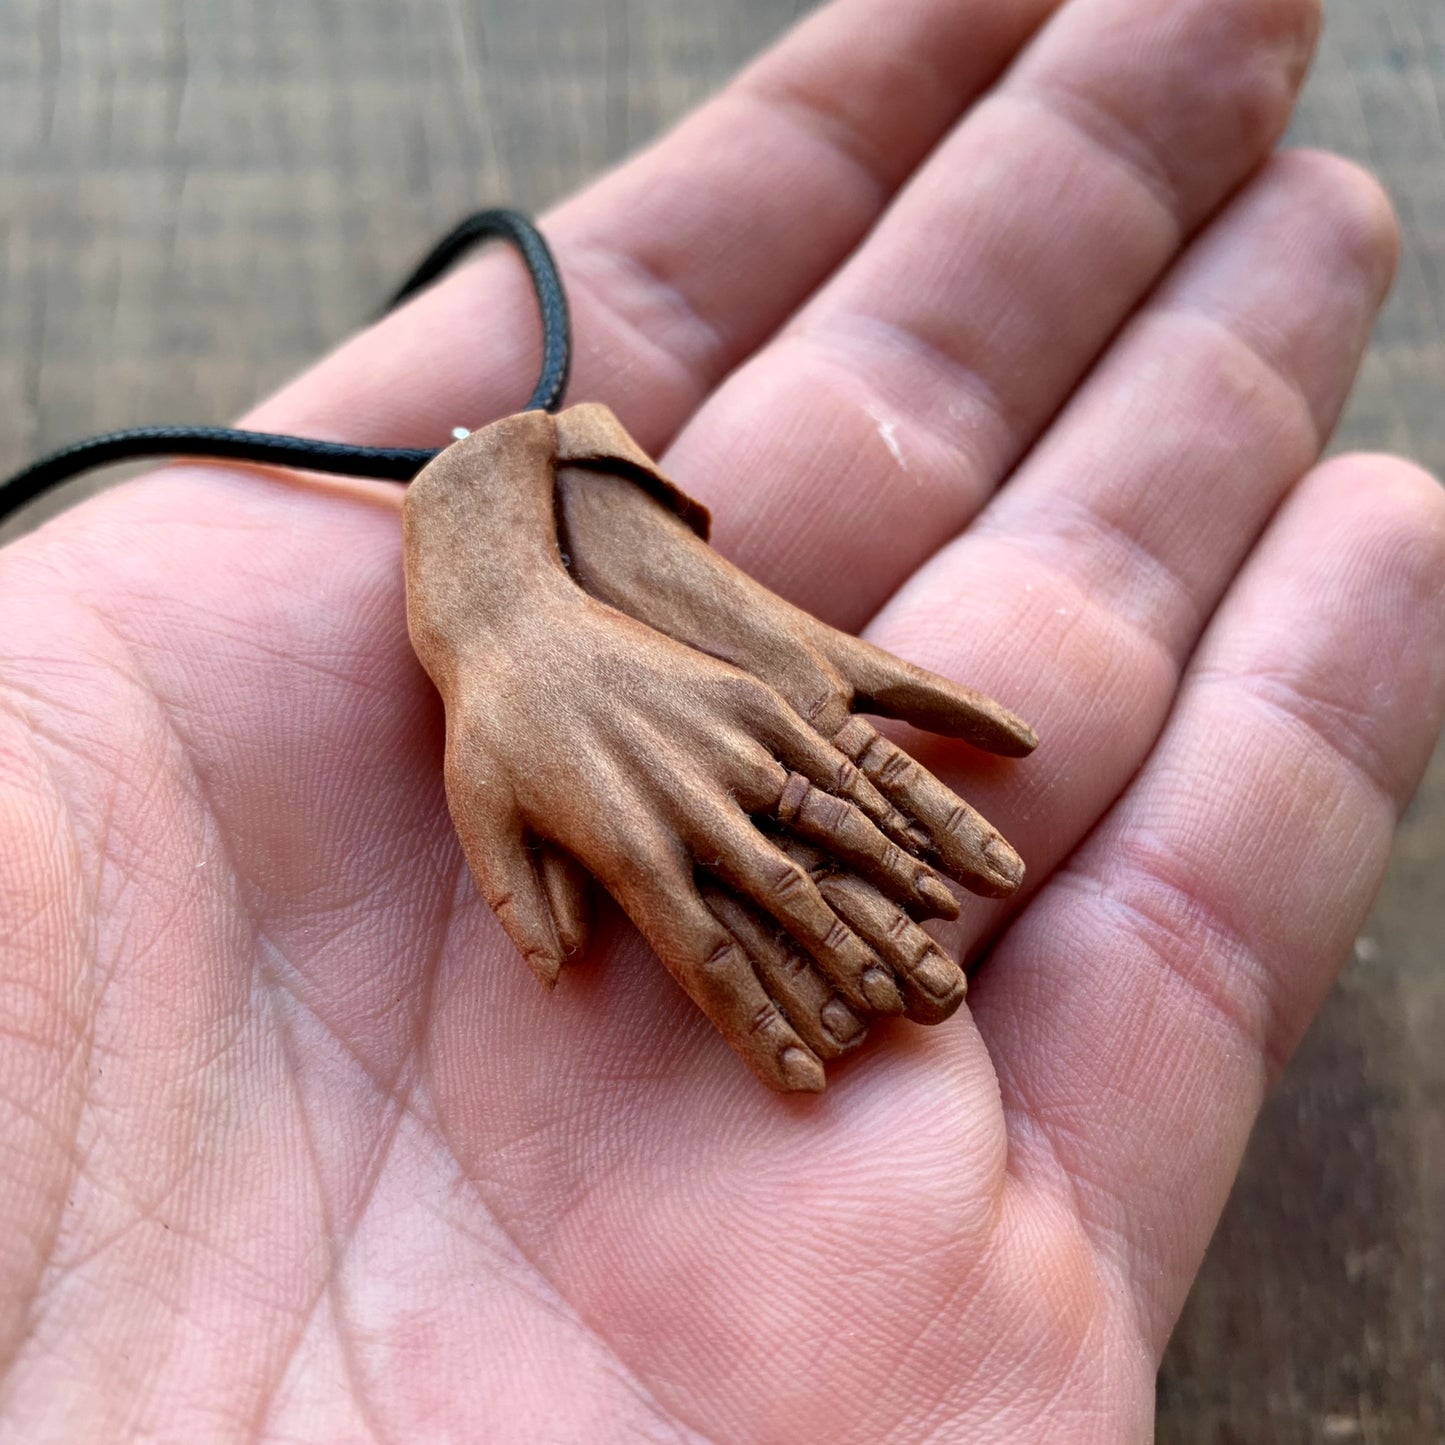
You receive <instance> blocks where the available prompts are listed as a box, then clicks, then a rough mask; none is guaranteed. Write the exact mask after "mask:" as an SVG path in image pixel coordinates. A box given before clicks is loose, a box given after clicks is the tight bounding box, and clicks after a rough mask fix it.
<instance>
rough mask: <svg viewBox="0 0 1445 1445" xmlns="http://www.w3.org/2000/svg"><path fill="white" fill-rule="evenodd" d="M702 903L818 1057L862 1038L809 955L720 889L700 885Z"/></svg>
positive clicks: (850, 1012) (832, 1056) (858, 1026)
mask: <svg viewBox="0 0 1445 1445" xmlns="http://www.w3.org/2000/svg"><path fill="white" fill-rule="evenodd" d="M702 896H703V901H704V902H705V903H706V904H707V906H708V907H709V908H710V909H711V910H712V912H713V914H714V915H715V917H716V918H717V920H718V921H719V922H720V923H721V924H722V925H723V927H724V928H726V929H727V931H728V932H729V933H730V934H732V936H733V937H734V938H735V939H736V940H737V942H738V944H739V946H740V947H741V948H742V949H743V951H744V952H745V953H746V954H747V956H748V958H749V959H750V960H751V962H752V965H753V971H754V973H756V974H757V976H758V979H759V980H760V982H761V983H762V985H763V988H764V989H765V990H766V991H767V993H768V996H769V997H770V998H771V999H772V1000H773V1001H774V1002H775V1003H776V1004H777V1005H778V1006H779V1007H780V1008H781V1009H782V1010H783V1015H784V1017H785V1018H786V1019H787V1020H788V1022H789V1023H790V1024H792V1026H793V1027H794V1028H795V1029H797V1031H798V1034H799V1036H800V1037H801V1038H802V1040H803V1042H804V1043H806V1044H807V1045H808V1047H809V1048H810V1049H812V1051H813V1052H814V1053H815V1054H817V1056H818V1057H819V1058H820V1059H823V1060H825V1061H826V1060H828V1059H835V1058H837V1057H838V1056H839V1055H840V1054H842V1053H845V1052H847V1051H848V1050H849V1049H854V1048H857V1046H858V1045H859V1044H861V1043H862V1042H863V1039H864V1036H865V1034H866V1030H865V1028H864V1026H863V1023H862V1021H861V1020H860V1019H859V1017H858V1015H857V1014H855V1013H854V1012H853V1010H852V1009H850V1008H849V1007H848V1004H847V1002H846V1001H845V1000H844V999H842V998H841V997H840V996H839V995H838V992H837V990H836V989H834V987H833V985H832V984H830V983H829V982H828V980H827V979H825V978H824V977H823V975H822V974H821V973H819V972H818V970H817V967H816V966H815V965H814V963H813V961H812V959H810V958H809V957H808V955H807V954H806V953H804V952H803V951H802V950H801V949H800V948H799V947H798V946H797V945H796V944H795V943H793V942H792V941H791V940H790V939H788V938H786V937H785V936H783V935H781V934H779V932H778V930H777V928H776V927H775V926H770V925H768V924H766V923H764V922H763V920H762V919H761V918H759V917H758V915H757V914H756V913H754V912H753V910H752V909H751V908H748V907H747V906H746V905H745V904H743V903H741V902H739V901H738V899H737V898H735V897H734V896H733V895H732V894H731V893H728V892H727V891H726V890H725V889H722V888H712V887H704V888H703V889H702Z"/></svg>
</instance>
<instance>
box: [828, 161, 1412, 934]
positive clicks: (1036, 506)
mask: <svg viewBox="0 0 1445 1445" xmlns="http://www.w3.org/2000/svg"><path fill="white" fill-rule="evenodd" d="M1395 248H1396V241H1395V231H1394V227H1393V222H1392V218H1391V216H1390V212H1389V208H1388V204H1387V203H1386V202H1385V201H1384V200H1383V198H1382V197H1381V195H1380V192H1379V188H1378V187H1377V186H1376V185H1375V184H1374V183H1373V182H1372V181H1370V180H1369V179H1368V178H1367V177H1365V176H1363V175H1362V174H1361V173H1360V172H1359V171H1358V170H1356V169H1355V168H1354V167H1352V166H1349V165H1347V164H1345V163H1344V162H1340V161H1336V160H1333V159H1331V158H1329V157H1323V156H1317V155H1309V154H1287V155H1285V156H1282V157H1280V158H1278V159H1277V160H1275V161H1273V162H1271V163H1270V165H1269V166H1267V167H1266V168H1265V169H1264V170H1263V171H1262V172H1261V174H1260V176H1259V178H1258V180H1257V181H1256V182H1255V183H1254V184H1253V185H1252V186H1251V187H1250V189H1249V190H1248V191H1246V192H1245V193H1244V194H1242V195H1241V196H1240V197H1239V198H1238V199H1237V200H1236V201H1235V202H1234V204H1233V205H1232V206H1230V207H1229V208H1228V209H1227V210H1226V211H1225V212H1224V213H1223V214H1222V215H1221V217H1220V218H1219V219H1218V221H1216V223H1215V224H1214V226H1213V227H1212V228H1211V229H1210V231H1209V232H1208V233H1207V234H1206V235H1205V236H1204V237H1202V238H1201V239H1200V241H1199V242H1197V243H1196V245H1195V246H1194V247H1193V248H1192V249H1191V251H1190V253H1189V254H1188V255H1187V256H1186V257H1185V258H1184V260H1183V261H1182V262H1181V263H1180V265H1179V267H1178V268H1177V269H1176V271H1175V272H1174V273H1173V274H1172V275H1171V277H1170V279H1169V280H1168V282H1167V283H1166V284H1165V286H1163V287H1162V288H1161V289H1160V291H1159V292H1158V293H1157V295H1156V296H1155V298H1154V299H1153V300H1152V301H1151V302H1150V304H1149V305H1148V306H1147V307H1146V308H1145V309H1144V310H1143V311H1142V312H1141V313H1140V314H1139V316H1138V317H1136V318H1135V320H1134V321H1133V322H1132V323H1131V324H1130V326H1129V327H1128V328H1127V329H1126V330H1125V331H1124V333H1122V335H1121V336H1120V338H1119V340H1118V341H1117V343H1116V344H1115V346H1114V348H1113V350H1112V351H1111V353H1110V355H1109V356H1107V357H1106V358H1104V360H1103V361H1102V362H1101V363H1100V365H1099V367H1098V368H1097V369H1096V371H1095V373H1094V374H1093V375H1092V376H1091V378H1090V380H1089V382H1088V384H1087V385H1086V386H1085V387H1084V388H1083V389H1082V390H1081V391H1080V393H1079V394H1078V396H1077V397H1076V398H1075V400H1074V401H1073V402H1072V403H1071V405H1070V406H1069V408H1068V409H1067V410H1066V411H1065V413H1064V414H1063V415H1062V416H1061V417H1060V418H1059V420H1058V422H1057V423H1056V425H1055V427H1054V430H1053V432H1052V433H1051V435H1050V437H1049V439H1048V440H1047V441H1046V442H1045V443H1044V444H1043V445H1042V446H1040V447H1039V449H1038V450H1037V451H1036V452H1035V454H1034V455H1033V456H1032V457H1031V458H1030V460H1029V462H1028V463H1027V464H1026V465H1025V466H1024V467H1023V468H1022V469H1021V470H1020V472H1019V473H1018V474H1017V475H1016V476H1015V477H1014V478H1013V480H1012V481H1011V482H1010V484H1009V486H1008V487H1007V488H1006V489H1005V490H1004V491H1003V492H1002V493H1001V494H1000V495H999V497H998V498H997V499H996V500H995V502H994V503H993V504H992V505H991V506H990V508H989V509H988V510H987V511H986V512H985V514H984V515H983V516H982V517H981V518H980V519H979V521H978V522H977V523H976V524H975V525H974V527H972V528H971V529H970V530H969V532H967V533H966V534H965V535H964V536H962V537H960V538H959V539H958V540H957V541H955V542H954V543H951V544H950V545H949V546H948V547H947V548H945V549H944V550H943V551H942V552H940V553H939V554H938V556H937V557H935V558H934V559H933V561H932V562H930V563H929V565H928V566H927V567H926V568H924V569H923V570H922V571H920V572H919V574H918V575H917V576H916V577H915V578H914V579H912V581H911V582H910V583H909V585H908V586H907V587H906V588H904V589H903V590H902V591H901V592H900V593H899V595H898V596H897V597H896V598H895V599H894V601H893V602H892V603H891V604H890V606H889V607H888V608H887V609H886V611H885V612H884V614H883V615H882V616H881V617H880V618H879V622H878V627H877V629H876V630H874V633H873V635H874V637H875V639H876V640H877V641H879V642H880V643H882V644H883V645H884V646H888V647H894V648H897V649H898V650H900V651H904V652H907V653H909V654H910V655H911V656H913V657H915V658H916V660H918V661H919V662H920V663H924V664H927V665H932V666H935V667H937V668H938V669H939V670H940V671H944V672H952V671H958V670H960V669H961V668H963V667H965V666H966V667H967V670H968V672H969V673H970V675H972V676H975V677H978V679H979V681H980V683H981V685H983V686H984V687H986V688H987V689H988V690H989V691H990V692H993V693H997V694H1001V695H1004V696H1008V697H1010V698H1017V699H1018V701H1019V703H1020V706H1021V707H1023V708H1024V709H1025V710H1026V711H1027V713H1028V715H1029V716H1030V717H1031V718H1033V719H1035V720H1036V721H1037V722H1038V724H1039V730H1040V732H1041V734H1042V735H1043V736H1044V738H1045V739H1046V743H1045V746H1044V747H1042V748H1041V749H1040V750H1039V752H1038V753H1037V754H1035V756H1034V757H1032V758H1030V760H1029V761H1028V763H1027V764H1026V765H1024V766H1023V767H1019V768H1016V769H1000V770H997V771H995V772H992V773H989V772H974V771H973V770H970V772H969V774H968V781H967V787H968V792H969V798H970V801H971V802H973V803H974V804H976V805H977V807H978V808H979V809H980V810H981V811H982V812H984V813H986V814H987V815H988V816H990V817H994V818H1000V819H1004V818H1006V819H1008V820H1009V822H1008V831H1009V836H1010V841H1012V842H1013V843H1014V844H1015V845H1016V846H1017V847H1018V848H1019V850H1020V851H1021V852H1022V853H1023V854H1024V856H1026V857H1027V858H1028V860H1029V867H1030V873H1031V876H1032V877H1034V878H1037V879H1040V880H1042V879H1043V878H1045V877H1047V874H1048V871H1049V869H1050V868H1052V867H1053V866H1054V864H1055V863H1057V862H1058V861H1059V860H1060V859H1061V858H1063V857H1065V856H1066V855H1067V854H1068V853H1069V852H1070V851H1071V850H1072V849H1073V848H1074V847H1075V846H1076V845H1077V843H1078V841H1079V839H1080V838H1081V837H1082V836H1083V835H1084V834H1085V833H1086V832H1087V831H1088V829H1089V828H1091V827H1092V826H1093V825H1094V823H1095V822H1096V821H1097V819H1098V818H1099V816H1100V815H1101V814H1102V812H1103V811H1104V810H1105V809H1106V808H1107V807H1108V806H1109V805H1110V804H1111V803H1112V802H1113V800H1114V799H1115V798H1116V797H1117V796H1118V794H1119V792H1120V790H1121V789H1122V788H1123V787H1124V786H1126V784H1127V783H1128V781H1129V779H1130V778H1131V777H1132V776H1133V775H1134V773H1135V772H1136V771H1137V769H1138V767H1139V765H1140V763H1141V762H1142V761H1143V759H1144V758H1145V757H1146V756H1147V753H1148V750H1149V748H1150V747H1151V746H1152V745H1153V742H1154V740H1155V738H1156V737H1157V735H1158V731H1159V729H1160V728H1161V727H1162V725H1163V723H1164V721H1165V718H1166V717H1167V715H1168V711H1169V709H1170V707H1171V706H1172V704H1173V701H1174V695H1175V690H1176V688H1177V686H1178V679H1179V675H1180V671H1181V669H1182V667H1183V666H1184V664H1185V662H1186V660H1187V658H1188V657H1189V655H1190V653H1191V651H1192V650H1193V648H1194V646H1195V644H1196V642H1197V639H1198V637H1199V635H1200V632H1201V630H1202V628H1203V626H1204V623H1205V621H1206V620H1207V619H1208V618H1209V616H1210V615H1211V613H1212V612H1213V610H1214V608H1215V606H1216V605H1217V603H1218V600H1219V598H1220V597H1221V595H1222V594H1223V592H1224V590H1225V588H1226V587H1227V586H1228V583H1229V580H1230V578H1231V577H1232V576H1233V575H1234V574H1235V572H1236V571H1237V570H1238V567H1239V565H1240V563H1241V562H1242V561H1243V559H1244V557H1245V556H1246V555H1247V554H1248V552H1249V549H1250V547H1251V545H1252V544H1253V542H1254V540H1255V539H1256V537H1257V536H1258V535H1259V533H1260V531H1261V529H1262V528H1263V527H1264V526H1265V525H1266V523H1267V522H1268V520H1269V518H1270V516H1271V515H1272V513H1273V512H1274V511H1275V509H1276V508H1277V507H1278V506H1279V503H1280V500H1281V498H1282V497H1283V496H1284V495H1285V494H1286V492H1287V491H1288V490H1289V488H1290V487H1291V486H1293V485H1294V484H1295V483H1296V482H1297V480H1298V479H1299V477H1300V476H1302V475H1303V474H1304V473H1305V472H1306V471H1307V470H1308V468H1309V467H1310V466H1311V465H1312V464H1313V462H1314V461H1315V459H1316V458H1317V456H1318V454H1319V451H1320V447H1321V444H1322V438H1323V437H1325V436H1327V435H1328V434H1329V432H1330V431H1331V429H1332V428H1333V426H1334V423H1335V420H1336V418H1337V416H1338V413H1339V409H1340V406H1341V404H1342V402H1343V399H1344V397H1345V395H1346V393H1347V391H1348V387H1349V382H1350V380H1351V378H1352V377H1353V375H1354V371H1355V368H1356V366H1357V365H1358V362H1359V358H1360V356H1361V354H1362V352H1363V349H1364V346H1365V343H1366V341H1367V338H1368V336H1369V332H1370V327H1371V324H1372V321H1373V318H1374V316H1375V315H1376V313H1377V311H1378V308H1379V305H1380V302H1381V299H1382V297H1383V296H1384V294H1385V291H1386V289H1387V287H1388V284H1389V279H1390V275H1391V272H1392V269H1393V261H1394V256H1395ZM1044 660H1046V662H1045V661H1044ZM908 742H909V746H910V747H911V748H913V749H914V750H915V751H916V752H917V753H918V754H919V757H920V759H921V761H922V762H930V763H933V764H934V767H935V770H936V771H942V772H943V773H944V774H945V777H946V780H947V777H948V773H949V768H950V767H951V766H956V764H955V763H954V762H953V761H952V760H950V759H949V758H948V757H947V755H946V753H945V752H944V751H943V750H942V749H936V750H930V748H929V746H928V745H927V744H926V742H924V741H923V740H917V741H915V740H914V739H912V738H910V739H908ZM842 750H843V751H844V752H848V753H850V754H851V755H854V756H855V758H856V750H855V749H853V748H850V747H844V748H843V749H842ZM865 771H868V769H867V768H866V767H865ZM999 921H1000V920H999V915H998V912H997V911H988V912H982V913H979V914H977V915H975V916H971V917H970V919H969V920H968V930H969V931H968V933H967V934H966V935H965V937H964V939H963V940H962V941H963V943H964V945H966V946H969V947H971V946H973V945H975V944H977V942H978V941H979V940H980V939H982V938H983V937H986V936H987V934H988V933H989V932H990V931H991V930H993V929H995V928H996V927H997V926H998V923H999Z"/></svg>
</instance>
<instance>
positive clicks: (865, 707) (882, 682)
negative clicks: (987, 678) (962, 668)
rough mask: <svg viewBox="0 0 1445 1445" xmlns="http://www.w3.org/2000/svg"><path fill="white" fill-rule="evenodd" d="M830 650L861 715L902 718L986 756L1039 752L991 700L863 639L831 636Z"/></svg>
mask: <svg viewBox="0 0 1445 1445" xmlns="http://www.w3.org/2000/svg"><path fill="white" fill-rule="evenodd" d="M829 632H830V633H831V636H830V637H829V638H828V650H829V652H830V654H831V656H832V658H833V661H834V664H835V665H836V666H837V667H838V669H839V671H841V672H842V673H843V675H844V676H845V677H847V678H848V680H849V681H850V682H851V683H852V684H853V686H854V688H855V689H856V697H855V699H854V704H853V705H854V707H855V708H857V710H858V711H859V712H871V713H877V714H878V715H879V716H880V717H893V718H898V719H900V720H901V721H903V722H908V723H912V724H913V726H914V727H917V728H922V729H923V730H924V731H925V732H931V733H941V734H943V736H945V737H950V738H963V739H964V740H965V741H966V742H969V743H972V744H973V746H974V747H976V748H982V749H983V750H984V751H985V752H990V753H998V754H1000V755H1001V756H1003V757H1006V758H1021V757H1024V756H1026V755H1027V754H1029V753H1031V752H1033V750H1034V749H1035V748H1036V747H1038V745H1039V739H1038V735H1037V734H1036V733H1035V732H1034V730H1033V729H1032V728H1031V727H1030V726H1029V725H1028V724H1027V723H1026V722H1024V720H1023V719H1022V718H1020V717H1016V716H1015V715H1014V714H1013V713H1011V712H1010V711H1009V710H1008V709H1007V708H1006V707H1003V706H1002V705H1001V704H999V703H997V702H995V701H994V700H993V698H991V697H987V696H985V695H984V694H983V693H981V692H975V691H974V690H973V688H971V687H963V686H961V685H960V684H958V683H956V682H950V681H949V680H948V679H947V678H946V677H940V676H939V675H938V674H937V673H936V672H929V671H928V670H927V669H925V668H922V667H915V666H914V665H913V663H911V662H904V661H903V659H902V658H901V657H894V656H893V654H892V653H891V652H884V651H883V649H882V648H879V647H874V646H873V644H872V643H871V642H865V641H863V639H862V638H860V637H848V636H847V635H845V634H842V633H837V632H833V631H832V629H829Z"/></svg>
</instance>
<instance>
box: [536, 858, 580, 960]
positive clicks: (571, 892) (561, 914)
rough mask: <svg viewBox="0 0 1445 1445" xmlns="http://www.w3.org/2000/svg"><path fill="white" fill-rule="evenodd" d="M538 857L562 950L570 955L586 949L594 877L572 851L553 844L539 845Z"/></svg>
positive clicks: (538, 868) (539, 869)
mask: <svg viewBox="0 0 1445 1445" xmlns="http://www.w3.org/2000/svg"><path fill="white" fill-rule="evenodd" d="M536 857H537V871H538V872H539V873H540V874H541V875H542V887H543V889H544V891H545V892H546V894H547V902H548V903H549V904H550V905H551V909H552V920H553V922H554V923H555V924H556V926H557V938H558V941H559V942H560V943H561V945H562V952H563V953H564V954H565V955H566V956H567V957H569V958H570V957H572V956H573V955H574V954H579V953H584V952H586V949H587V937H588V934H589V933H590V932H591V922H592V887H591V882H592V880H591V877H590V876H589V874H588V872H587V870H586V869H585V868H583V866H582V865H581V864H580V863H579V862H578V861H577V860H576V859H575V858H574V857H572V855H571V854H570V853H564V852H563V851H562V850H561V849H560V848H557V847H556V846H554V845H552V844H544V845H543V846H542V847H540V848H538V849H537V854H536Z"/></svg>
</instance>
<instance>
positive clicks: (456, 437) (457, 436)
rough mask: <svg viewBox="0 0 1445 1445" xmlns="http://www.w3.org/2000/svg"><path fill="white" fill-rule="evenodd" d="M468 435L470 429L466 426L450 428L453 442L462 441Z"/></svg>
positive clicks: (469, 434)
mask: <svg viewBox="0 0 1445 1445" xmlns="http://www.w3.org/2000/svg"><path fill="white" fill-rule="evenodd" d="M469 436H471V431H470V430H469V429H468V428H467V427H464V426H454V427H453V428H452V440H453V441H454V442H464V441H466V439H467V438H468V437H469Z"/></svg>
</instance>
